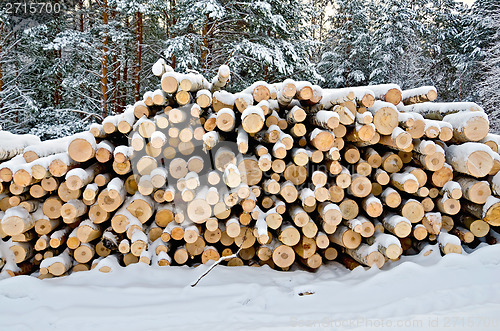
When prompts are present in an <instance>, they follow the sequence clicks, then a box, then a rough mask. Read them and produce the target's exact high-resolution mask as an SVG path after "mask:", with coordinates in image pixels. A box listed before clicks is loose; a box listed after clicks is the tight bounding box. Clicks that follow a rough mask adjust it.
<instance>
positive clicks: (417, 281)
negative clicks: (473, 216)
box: [0, 243, 500, 330]
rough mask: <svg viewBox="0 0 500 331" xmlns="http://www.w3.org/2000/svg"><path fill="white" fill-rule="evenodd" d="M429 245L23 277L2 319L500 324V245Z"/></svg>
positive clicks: (144, 324) (131, 325)
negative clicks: (310, 259) (348, 264)
mask: <svg viewBox="0 0 500 331" xmlns="http://www.w3.org/2000/svg"><path fill="white" fill-rule="evenodd" d="M6 245H7V243H3V245H2V246H3V247H5V246H6ZM3 247H2V249H3ZM7 251H8V249H7ZM424 251H425V252H427V253H428V252H430V254H428V255H427V256H424V254H423V252H422V253H421V254H419V255H417V256H405V257H403V258H402V259H401V260H399V261H397V262H391V261H388V262H387V263H386V265H385V266H384V267H383V269H384V270H382V271H380V270H378V269H376V268H372V269H369V270H367V269H363V268H361V267H358V268H357V269H355V270H354V271H352V272H350V271H348V270H346V269H345V268H344V267H342V266H341V265H339V264H338V263H330V264H328V265H327V266H323V267H321V268H320V269H319V270H318V272H316V273H310V272H306V271H294V272H279V271H275V270H271V269H269V268H268V267H261V268H252V267H246V266H245V267H233V268H231V267H224V266H217V267H216V268H215V269H213V270H212V271H211V273H210V274H208V276H206V277H205V278H203V279H202V280H201V282H200V283H199V284H198V285H197V286H196V287H194V288H193V287H191V286H190V285H191V284H192V283H194V281H195V280H196V279H197V278H198V277H199V275H201V274H202V273H203V272H204V271H206V270H207V268H208V267H209V265H201V266H199V267H198V268H196V269H194V268H188V267H158V266H152V267H149V266H147V265H145V264H143V263H138V264H133V265H130V266H128V267H127V268H121V267H118V266H117V265H116V264H113V272H112V273H109V274H105V273H100V272H99V271H97V268H96V269H94V270H92V271H90V272H79V273H75V274H73V275H71V276H69V277H64V278H60V279H48V280H43V281H42V280H39V279H36V278H34V277H27V276H18V277H14V278H8V279H4V280H2V281H0V305H1V307H2V310H1V311H0V318H1V319H2V328H3V329H6V330H34V329H36V330H49V329H50V330H67V329H68V327H69V326H70V328H71V329H72V330H165V329H166V328H168V329H169V330H193V329H195V328H198V329H200V330H214V329H217V330H293V329H296V330H311V329H313V330H316V329H317V330H320V329H325V330H333V329H335V330H381V329H382V327H381V325H385V326H386V327H389V329H392V330H422V329H426V330H427V329H432V330H442V329H449V330H496V329H498V326H499V323H500V321H499V317H498V311H499V309H500V283H499V282H498V275H499V274H500V245H493V246H484V247H482V248H480V249H477V250H475V251H473V252H471V254H467V253H465V252H464V253H463V255H458V254H449V255H446V256H444V257H441V255H440V253H439V248H438V247H437V245H434V246H428V247H427V248H426V249H425V250H424ZM101 262H102V261H101ZM437 275H438V276H437ZM429 280H432V281H429ZM472 280H474V282H472ZM193 314H194V315H193ZM471 323H473V324H471ZM398 324H399V327H396V325H398ZM453 325H455V326H454V327H453ZM471 325H472V326H471ZM447 326H448V328H447Z"/></svg>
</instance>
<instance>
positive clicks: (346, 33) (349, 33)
mask: <svg viewBox="0 0 500 331" xmlns="http://www.w3.org/2000/svg"><path fill="white" fill-rule="evenodd" d="M334 10H335V13H334V14H333V15H332V16H331V18H330V24H331V30H330V31H329V33H328V35H329V36H330V38H328V39H327V40H326V42H325V45H324V48H323V54H322V57H321V61H320V62H319V64H318V70H319V72H320V74H321V75H322V76H323V77H324V78H325V84H326V86H328V87H344V86H357V85H366V84H367V83H368V79H369V60H370V55H369V50H370V45H371V32H370V24H371V22H370V20H369V18H370V16H369V10H368V4H367V2H366V1H364V0H337V1H336V2H335V6H334Z"/></svg>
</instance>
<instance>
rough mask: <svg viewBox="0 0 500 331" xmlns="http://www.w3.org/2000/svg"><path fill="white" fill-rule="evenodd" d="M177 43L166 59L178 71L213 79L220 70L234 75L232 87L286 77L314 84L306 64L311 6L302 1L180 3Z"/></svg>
mask: <svg viewBox="0 0 500 331" xmlns="http://www.w3.org/2000/svg"><path fill="white" fill-rule="evenodd" d="M175 13H176V15H177V16H176V18H177V21H176V24H175V25H174V26H173V27H172V31H174V33H175V35H176V36H175V37H174V38H172V39H170V40H168V41H167V42H166V45H165V48H166V50H165V56H166V57H167V58H170V57H172V56H175V59H176V69H177V70H180V71H183V70H187V69H192V70H197V71H200V72H203V73H205V74H208V75H209V74H213V73H214V72H215V70H216V69H217V68H218V67H219V66H220V65H221V64H228V65H229V66H230V67H231V69H232V71H233V74H232V78H233V83H232V84H233V87H234V88H238V87H242V86H244V85H248V84H250V83H252V82H253V81H256V80H266V81H270V82H273V81H277V80H280V79H283V78H284V77H293V78H296V79H308V80H313V81H315V80H317V79H320V76H319V75H317V73H316V71H315V69H314V66H313V65H312V63H311V62H310V58H311V55H312V54H311V52H312V46H313V44H314V43H313V41H312V40H311V39H310V37H308V36H309V35H310V28H309V27H308V26H307V24H306V23H307V19H308V18H309V17H310V15H311V14H312V12H311V11H310V6H309V5H305V4H303V3H302V2H301V1H297V0H288V1H279V0H267V1H258V2H253V1H250V0H245V1H239V2H230V1H227V0H221V1H215V0H203V1H196V0H182V1H179V2H178V4H177V6H176V10H175Z"/></svg>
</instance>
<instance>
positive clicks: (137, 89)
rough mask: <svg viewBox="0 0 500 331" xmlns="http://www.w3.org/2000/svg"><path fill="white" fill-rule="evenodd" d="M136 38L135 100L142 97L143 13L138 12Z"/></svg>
mask: <svg viewBox="0 0 500 331" xmlns="http://www.w3.org/2000/svg"><path fill="white" fill-rule="evenodd" d="M136 24H137V25H136V38H137V63H136V66H135V101H139V100H140V99H141V66H142V38H143V31H142V28H143V26H142V13H141V12H137V23H136Z"/></svg>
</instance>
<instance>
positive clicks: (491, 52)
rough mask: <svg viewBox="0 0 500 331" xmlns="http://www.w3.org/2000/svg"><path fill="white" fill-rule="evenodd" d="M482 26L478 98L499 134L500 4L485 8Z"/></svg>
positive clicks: (490, 4) (491, 4)
mask: <svg viewBox="0 0 500 331" xmlns="http://www.w3.org/2000/svg"><path fill="white" fill-rule="evenodd" d="M483 9H484V14H485V15H484V16H483V21H482V25H483V27H484V28H485V31H486V32H487V33H485V35H486V38H485V40H484V45H483V49H484V56H483V58H482V60H481V62H480V70H481V74H482V79H481V81H480V83H479V92H478V97H479V101H480V102H481V104H482V106H483V107H484V108H485V110H486V112H488V113H489V115H490V124H491V126H492V128H493V129H494V130H495V131H496V132H497V133H498V132H500V120H498V117H499V115H500V110H499V109H498V105H500V4H499V3H498V2H496V3H491V2H490V3H489V4H488V5H487V6H485V8H483Z"/></svg>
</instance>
